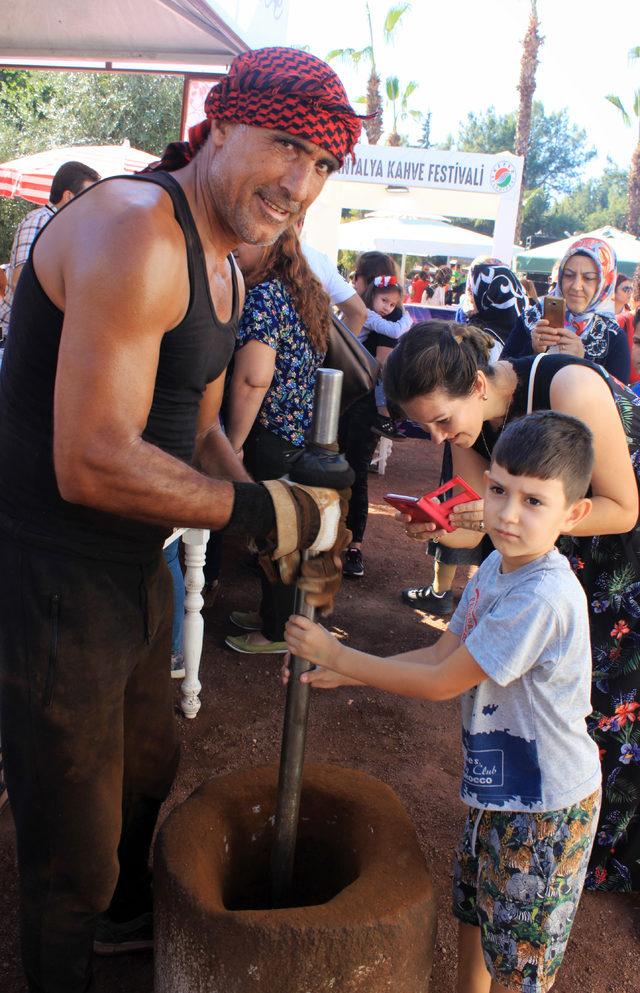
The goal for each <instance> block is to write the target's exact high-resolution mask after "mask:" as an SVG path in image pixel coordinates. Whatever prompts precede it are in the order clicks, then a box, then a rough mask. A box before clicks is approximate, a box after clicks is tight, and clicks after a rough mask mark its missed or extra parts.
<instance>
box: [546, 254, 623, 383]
mask: <svg viewBox="0 0 640 993" xmlns="http://www.w3.org/2000/svg"><path fill="white" fill-rule="evenodd" d="M615 284H616V256H615V253H614V251H613V249H612V248H611V246H610V245H609V244H608V243H607V242H606V241H603V240H602V238H578V240H577V241H574V243H573V244H572V245H571V247H570V248H569V250H568V252H567V254H566V255H565V256H564V258H563V259H562V260H561V262H560V267H559V271H558V283H557V286H556V288H555V290H554V291H553V295H554V296H557V297H563V298H564V300H565V304H566V310H565V322H564V328H552V327H550V325H549V322H548V321H547V320H544V319H543V320H541V321H539V322H538V324H537V326H536V328H535V329H534V330H533V332H532V334H531V342H532V346H533V351H534V352H546V351H558V352H563V353H565V354H568V355H576V356H577V357H578V358H585V359H590V360H591V361H592V362H597V363H598V365H601V366H603V367H604V368H605V369H606V370H607V372H609V373H611V375H612V376H615V377H616V379H619V380H620V382H621V383H627V382H628V381H629V372H630V368H631V357H630V354H629V344H628V342H627V336H626V334H625V333H624V332H623V331H622V330H621V329H620V326H619V324H618V322H617V321H616V320H615V318H614V316H613V296H614V290H615Z"/></svg>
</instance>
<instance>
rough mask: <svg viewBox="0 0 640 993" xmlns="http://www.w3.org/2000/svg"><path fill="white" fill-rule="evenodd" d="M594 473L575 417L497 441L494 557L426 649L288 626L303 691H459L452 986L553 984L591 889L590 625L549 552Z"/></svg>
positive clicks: (488, 508)
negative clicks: (461, 807)
mask: <svg viewBox="0 0 640 993" xmlns="http://www.w3.org/2000/svg"><path fill="white" fill-rule="evenodd" d="M592 466H593V448H592V440H591V432H590V431H589V429H588V427H587V426H586V425H585V424H583V423H582V422H581V421H579V420H577V419H576V418H573V417H569V416H567V415H566V414H558V413H554V412H551V411H540V412H537V413H534V414H531V415H529V416H527V417H524V418H521V419H520V420H517V421H513V422H512V423H511V424H510V425H509V426H508V427H507V428H506V429H505V430H504V431H503V432H502V434H501V436H500V439H499V440H498V443H497V444H496V446H495V448H494V452H493V461H492V463H491V468H490V470H489V472H488V473H487V474H486V477H487V486H486V490H485V495H484V525H485V528H486V531H487V533H488V534H489V535H490V537H491V539H492V541H493V544H494V546H495V548H496V551H495V552H493V553H492V554H491V555H490V556H489V558H488V559H487V560H486V561H485V562H484V563H483V565H482V566H481V568H480V570H479V571H478V573H477V574H476V576H475V577H474V579H473V580H471V581H470V583H469V584H468V586H467V588H466V590H465V592H464V594H463V597H462V600H461V601H460V605H459V607H458V609H457V610H456V612H455V614H454V616H453V618H452V620H451V623H450V625H449V629H448V630H447V631H446V632H445V633H444V634H443V635H442V637H441V638H440V640H439V641H438V642H437V644H436V645H434V646H432V647H431V648H427V649H424V648H422V649H417V650H416V651H413V652H406V653H404V654H403V655H397V656H394V657H392V658H389V659H379V658H376V657H375V656H372V655H366V654H364V653H362V652H357V651H355V650H354V649H351V648H347V647H346V646H345V645H342V644H340V642H338V641H337V640H336V639H335V638H334V637H333V635H330V634H329V633H328V632H327V631H325V629H324V628H322V627H321V626H320V625H317V624H314V623H313V622H311V621H309V620H308V619H307V618H304V617H300V616H294V617H292V618H290V620H289V622H288V624H287V628H286V639H287V643H288V645H289V648H290V650H291V652H292V653H293V654H295V655H298V656H300V657H301V658H305V659H308V660H309V661H310V662H314V663H315V664H316V666H317V667H318V668H316V669H315V670H313V671H311V672H308V673H305V674H303V675H302V676H301V677H300V678H301V680H302V681H303V682H308V683H311V684H313V685H315V686H318V687H322V688H326V689H329V688H332V687H335V686H343V685H354V684H362V683H364V684H367V685H370V686H376V687H378V688H379V689H384V690H389V691H391V692H395V693H402V694H405V695H407V696H416V697H422V698H425V699H428V700H447V699H451V698H452V697H455V696H458V695H462V735H463V745H464V770H463V777H462V790H461V796H462V799H463V800H464V802H465V803H466V804H468V806H469V808H470V809H469V813H468V815H467V821H466V824H465V828H464V832H463V837H462V840H461V843H460V847H459V850H458V853H457V857H456V861H455V865H454V901H453V910H454V914H455V915H456V917H457V918H458V921H459V929H460V942H459V951H460V958H459V962H458V993H467V991H468V990H470V989H473V990H487V991H488V990H489V986H490V987H491V993H502V991H503V990H526V991H527V993H545V991H546V990H548V989H550V988H551V986H552V985H553V982H554V979H555V976H556V974H557V970H558V968H559V966H560V963H561V962H562V958H563V955H564V951H565V947H566V943H567V940H568V937H569V932H570V930H571V925H572V923H573V919H574V916H575V912H576V909H577V905H578V900H579V898H580V893H581V891H582V886H583V883H584V877H585V873H586V869H587V863H588V860H589V854H590V851H591V846H592V844H593V838H594V834H595V830H596V825H597V819H598V810H599V805H600V764H599V759H598V749H597V747H596V745H595V744H594V742H593V741H592V740H591V738H590V737H589V735H588V733H587V727H586V720H585V719H586V717H587V715H588V714H589V713H590V710H591V706H590V702H589V694H590V685H591V666H590V657H591V653H590V650H589V624H588V618H587V607H586V602H585V597H584V593H583V591H582V588H581V586H580V584H579V583H578V580H577V579H576V577H575V576H574V575H573V573H572V572H571V569H570V567H569V564H568V562H567V560H566V559H564V558H563V557H562V556H561V555H560V554H559V553H558V552H557V550H556V549H555V547H554V545H555V541H556V539H557V537H558V535H559V534H561V533H567V532H570V531H571V530H573V529H574V528H575V527H576V526H577V525H578V524H579V523H580V522H581V521H582V520H583V519H584V518H585V517H586V516H587V514H588V513H589V511H590V509H591V501H590V500H588V499H587V498H586V497H585V493H586V492H587V490H588V487H589V483H590V479H591V471H592ZM436 535H437V532H436ZM284 675H285V679H286V678H288V677H289V670H288V668H287V663H285V669H284ZM487 970H488V972H487Z"/></svg>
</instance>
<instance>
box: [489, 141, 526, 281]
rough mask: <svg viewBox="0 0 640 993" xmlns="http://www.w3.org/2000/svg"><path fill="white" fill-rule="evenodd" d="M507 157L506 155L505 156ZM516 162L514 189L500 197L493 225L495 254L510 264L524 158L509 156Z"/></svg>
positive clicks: (506, 263)
mask: <svg viewBox="0 0 640 993" xmlns="http://www.w3.org/2000/svg"><path fill="white" fill-rule="evenodd" d="M505 157H506V156H505ZM509 157H510V158H512V159H513V161H514V162H515V164H516V169H515V183H514V184H513V189H510V190H509V191H508V192H505V193H501V194H500V195H499V197H498V210H497V212H496V220H495V224H494V227H493V254H494V256H495V258H497V259H501V261H502V262H504V263H505V265H508V266H510V265H511V260H512V258H513V252H514V236H515V230H516V223H517V220H518V203H519V202H520V186H521V185H522V159H519V158H516V157H515V156H509Z"/></svg>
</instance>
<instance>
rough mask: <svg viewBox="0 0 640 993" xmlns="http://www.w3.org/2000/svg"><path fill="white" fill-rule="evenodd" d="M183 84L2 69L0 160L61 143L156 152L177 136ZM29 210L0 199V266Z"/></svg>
mask: <svg viewBox="0 0 640 993" xmlns="http://www.w3.org/2000/svg"><path fill="white" fill-rule="evenodd" d="M182 85H183V84H182V79H181V78H180V77H177V76H156V75H146V74H145V75H142V74H139V75H133V74H128V73H80V72H37V71H35V72H28V71H25V70H19V71H10V70H4V71H0V161H2V162H6V161H7V160H8V159H15V158H18V157H19V156H21V155H29V154H31V153H33V152H43V151H46V150H47V149H48V148H55V147H56V146H60V145H119V144H121V143H122V142H123V141H124V140H125V139H127V138H128V139H129V141H130V142H131V145H132V146H133V147H134V148H141V149H143V150H144V151H146V152H151V153H152V154H156V155H157V154H159V153H160V152H162V150H163V149H164V147H165V145H166V144H167V143H168V142H170V141H174V140H176V139H177V138H178V137H179V130H180V108H181V103H182ZM29 210H33V204H28V203H26V201H24V200H20V199H15V200H10V199H7V198H6V197H0V261H4V260H6V259H8V257H9V251H10V249H11V242H12V240H13V232H14V231H15V228H16V226H17V224H18V223H19V221H20V220H21V219H22V217H24V215H25V214H26V213H27V212H28V211H29Z"/></svg>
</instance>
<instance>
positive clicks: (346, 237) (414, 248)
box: [338, 211, 492, 259]
mask: <svg viewBox="0 0 640 993" xmlns="http://www.w3.org/2000/svg"><path fill="white" fill-rule="evenodd" d="M338 248H342V249H352V250H354V251H357V252H371V251H378V252H390V253H392V254H395V255H446V256H452V255H453V256H461V257H462V258H465V259H473V258H475V256H476V255H481V254H489V253H490V252H491V248H492V239H491V238H489V237H488V236H487V235H484V234H480V233H479V232H477V231H469V230H467V229H466V228H461V227H457V226H456V225H455V224H451V223H450V222H448V221H446V220H444V219H442V220H436V219H434V218H421V217H394V216H393V215H391V214H385V213H384V212H382V211H376V212H375V213H373V214H370V215H369V216H368V217H365V218H364V219H363V220H361V221H347V222H346V223H344V224H341V225H340V227H339V229H338Z"/></svg>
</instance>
